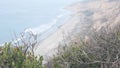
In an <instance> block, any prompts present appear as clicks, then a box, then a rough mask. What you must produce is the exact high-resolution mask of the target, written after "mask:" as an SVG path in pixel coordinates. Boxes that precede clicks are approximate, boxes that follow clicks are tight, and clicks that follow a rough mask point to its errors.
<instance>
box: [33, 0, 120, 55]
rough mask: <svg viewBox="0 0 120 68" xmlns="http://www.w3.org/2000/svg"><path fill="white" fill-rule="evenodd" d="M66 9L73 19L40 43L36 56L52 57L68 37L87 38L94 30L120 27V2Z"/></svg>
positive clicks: (112, 0)
mask: <svg viewBox="0 0 120 68" xmlns="http://www.w3.org/2000/svg"><path fill="white" fill-rule="evenodd" d="M65 9H67V10H69V11H71V12H72V14H71V15H70V16H71V17H70V18H69V19H68V21H67V22H66V23H65V24H64V25H63V26H61V27H60V28H59V29H58V30H57V31H56V32H55V33H53V34H52V35H51V36H49V37H48V38H47V39H45V40H44V41H43V42H41V43H39V46H38V47H36V49H35V55H43V56H52V55H53V54H54V53H55V52H56V50H55V49H57V48H58V46H59V43H60V42H62V40H64V39H66V38H67V37H68V36H70V37H72V36H81V37H82V38H86V36H89V35H90V34H91V31H92V30H94V31H96V32H100V31H101V30H102V29H103V28H109V30H114V28H116V26H119V25H120V0H97V1H89V2H78V3H75V4H72V5H70V6H67V7H65ZM72 39H73V38H72Z"/></svg>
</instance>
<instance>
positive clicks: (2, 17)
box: [0, 0, 81, 44]
mask: <svg viewBox="0 0 120 68" xmlns="http://www.w3.org/2000/svg"><path fill="white" fill-rule="evenodd" d="M77 1H81V0H1V1H0V32H1V33H0V44H1V43H4V42H9V41H11V40H12V39H13V38H14V35H15V34H16V35H19V33H20V32H24V31H29V30H33V31H34V32H35V33H42V32H44V31H46V30H49V29H51V28H52V26H53V25H57V24H58V22H59V24H60V23H63V22H64V21H65V19H66V17H67V16H68V14H69V12H68V11H67V10H64V9H63V8H64V7H65V6H67V5H69V4H72V3H75V2H77Z"/></svg>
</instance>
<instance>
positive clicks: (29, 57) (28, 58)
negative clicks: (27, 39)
mask: <svg viewBox="0 0 120 68" xmlns="http://www.w3.org/2000/svg"><path fill="white" fill-rule="evenodd" d="M42 61H43V57H42V56H40V58H37V57H35V56H34V54H32V53H31V52H29V51H27V52H26V53H24V47H22V46H13V45H12V44H11V43H5V45H4V46H1V47H0V68H43V67H42Z"/></svg>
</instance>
